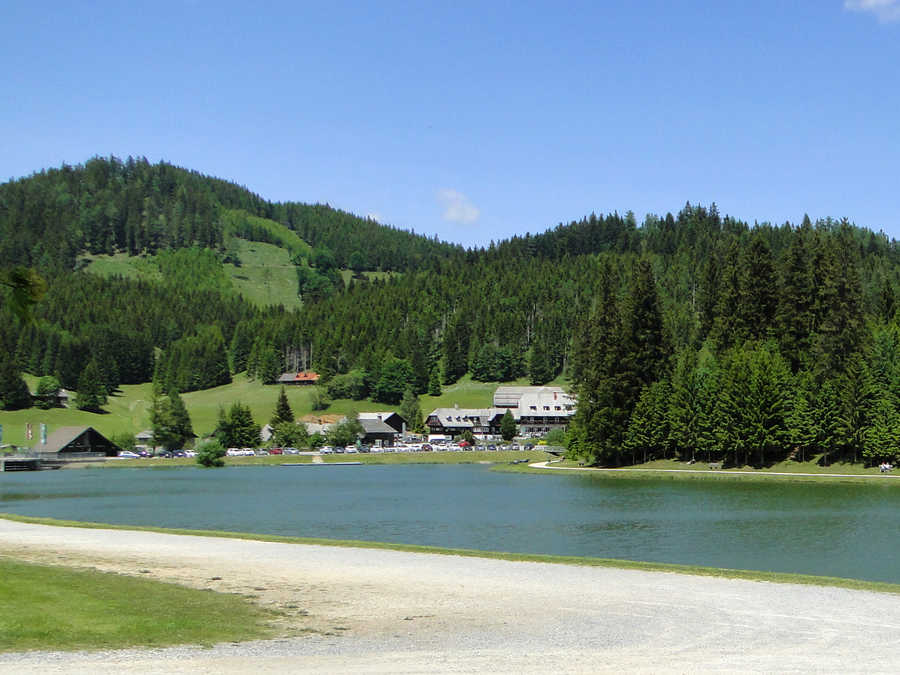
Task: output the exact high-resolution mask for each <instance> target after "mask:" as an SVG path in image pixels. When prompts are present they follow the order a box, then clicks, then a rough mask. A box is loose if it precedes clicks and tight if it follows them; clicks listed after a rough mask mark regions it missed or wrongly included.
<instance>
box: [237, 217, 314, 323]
mask: <svg viewBox="0 0 900 675" xmlns="http://www.w3.org/2000/svg"><path fill="white" fill-rule="evenodd" d="M292 234H293V233H292ZM294 236H295V237H296V235H294ZM236 241H237V243H238V256H239V257H240V259H241V266H240V267H235V266H234V265H231V264H226V265H225V272H226V274H228V276H230V277H231V283H232V284H233V285H234V288H235V290H237V292H238V293H240V294H241V295H242V296H243V297H244V299H245V300H247V301H248V302H252V303H253V304H254V305H257V306H258V307H264V306H266V305H284V307H285V308H286V309H295V308H299V307H300V306H301V305H302V303H301V301H300V297H299V296H298V295H297V270H296V268H295V267H294V265H293V264H292V263H291V254H290V253H289V252H288V251H287V250H286V249H283V248H279V247H278V246H274V245H272V244H265V243H262V242H258V241H244V240H243V239H237V240H236ZM298 241H299V240H298Z"/></svg>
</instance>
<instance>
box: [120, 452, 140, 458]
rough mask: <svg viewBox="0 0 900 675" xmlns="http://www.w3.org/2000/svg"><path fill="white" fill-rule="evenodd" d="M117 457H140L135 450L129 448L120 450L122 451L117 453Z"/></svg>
mask: <svg viewBox="0 0 900 675" xmlns="http://www.w3.org/2000/svg"><path fill="white" fill-rule="evenodd" d="M119 457H121V458H122V459H140V455H139V454H137V453H136V452H131V450H122V452H120V453H119Z"/></svg>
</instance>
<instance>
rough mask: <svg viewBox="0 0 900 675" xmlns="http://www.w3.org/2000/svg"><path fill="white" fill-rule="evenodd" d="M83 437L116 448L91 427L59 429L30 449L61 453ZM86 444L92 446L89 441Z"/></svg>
mask: <svg viewBox="0 0 900 675" xmlns="http://www.w3.org/2000/svg"><path fill="white" fill-rule="evenodd" d="M84 435H88V437H89V439H94V440H100V441H105V443H106V444H108V446H110V448H118V446H116V445H115V443H113V442H112V441H110V440H109V439H108V438H106V436H104V435H103V434H101V433H100V432H99V431H97V430H96V429H94V428H93V427H60V428H59V429H57V430H56V431H54V432H53V433H52V434H48V435H47V442H46V443H40V442H39V443H37V444H36V445H35V446H33V447H32V450H37V451H38V452H61V451H63V450H64V449H65V448H66V447H68V446H69V445H71V444H72V443H74V442H75V441H77V440H78V439H80V438H81V437H82V436H84ZM88 444H89V445H92V443H91V441H90V440H88ZM119 449H121V448H119Z"/></svg>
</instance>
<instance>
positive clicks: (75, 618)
mask: <svg viewBox="0 0 900 675" xmlns="http://www.w3.org/2000/svg"><path fill="white" fill-rule="evenodd" d="M269 616H270V615H269V614H268V613H266V612H265V611H264V610H262V609H260V608H257V607H255V606H253V605H251V604H250V603H249V602H247V601H246V600H244V599H243V598H240V597H238V596H235V595H225V594H221V593H208V592H204V591H198V590H193V589H188V588H184V587H182V586H176V585H174V584H166V583H160V582H157V581H152V580H150V579H139V578H132V577H125V576H120V575H117V574H106V573H101V572H94V571H85V570H70V569H63V568H60V567H52V566H49V565H34V564H29V563H21V562H17V561H12V560H9V559H0V651H27V650H33V649H98V648H104V649H109V648H114V649H117V648H124V647H131V646H138V645H141V646H144V645H146V646H160V645H168V644H214V643H216V642H223V641H228V640H248V639H254V638H263V637H267V636H271V635H272V631H271V630H270V629H268V628H267V627H266V625H265V620H266V619H267V618H268V617H269Z"/></svg>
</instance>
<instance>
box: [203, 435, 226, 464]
mask: <svg viewBox="0 0 900 675" xmlns="http://www.w3.org/2000/svg"><path fill="white" fill-rule="evenodd" d="M224 456H225V448H224V447H223V446H222V444H221V443H220V442H219V441H217V440H212V441H205V442H203V443H201V444H200V446H199V447H198V448H197V464H200V465H201V466H225V460H224V459H222V458H223V457H224Z"/></svg>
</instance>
